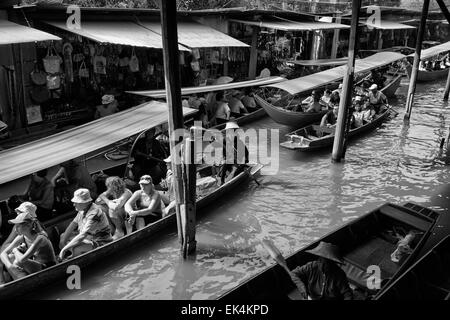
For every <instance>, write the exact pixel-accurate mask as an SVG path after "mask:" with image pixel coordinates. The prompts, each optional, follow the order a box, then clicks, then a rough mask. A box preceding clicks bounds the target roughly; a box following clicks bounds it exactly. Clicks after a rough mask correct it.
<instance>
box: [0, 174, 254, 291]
mask: <svg viewBox="0 0 450 320" xmlns="http://www.w3.org/2000/svg"><path fill="white" fill-rule="evenodd" d="M261 168H262V166H261V165H252V166H249V167H248V168H247V169H246V170H244V171H243V172H242V173H240V174H239V175H237V176H236V177H234V178H232V179H231V180H229V181H228V182H226V183H224V184H223V185H221V186H219V187H217V188H216V189H214V190H213V191H212V192H210V193H209V194H207V195H205V196H204V197H202V198H200V199H198V200H197V209H202V208H205V207H206V206H207V205H208V204H210V203H213V202H214V201H216V200H217V199H219V198H221V197H222V196H223V195H224V194H226V193H228V192H230V191H231V190H234V189H235V188H236V187H237V186H238V185H239V184H241V183H242V182H244V181H245V180H246V179H248V178H249V177H250V176H255V175H257V174H258V173H259V171H260V169H261ZM72 219H73V213H72V214H67V215H65V216H64V217H60V218H56V219H55V220H54V221H49V222H47V223H46V224H45V227H46V229H47V230H51V232H52V233H58V231H59V232H63V231H64V229H65V227H66V226H67V225H68V224H69V223H70V221H71V220H72ZM174 225H176V215H175V214H171V215H169V216H167V217H165V218H162V219H161V220H158V221H156V222H154V223H152V224H149V225H147V226H145V227H144V228H143V229H141V230H138V231H134V232H132V233H131V234H129V235H126V236H124V237H123V238H120V239H118V240H115V241H113V242H111V243H108V244H106V245H104V246H101V247H99V248H96V249H94V250H92V251H89V252H87V253H85V254H82V255H80V256H78V257H75V258H72V259H69V260H66V261H64V262H62V263H59V264H57V265H55V266H52V267H50V268H47V269H44V270H42V271H40V272H37V273H34V274H31V275H28V276H26V277H24V278H21V279H18V280H14V281H12V282H8V283H6V284H4V285H0V299H10V298H13V297H17V296H20V295H23V294H26V293H29V292H31V291H34V290H37V289H39V287H41V286H45V285H48V284H50V283H52V282H55V281H57V280H58V279H61V278H64V277H66V276H67V273H66V272H67V269H68V267H69V266H72V265H76V266H78V267H80V268H84V267H86V266H88V265H91V264H93V263H95V262H98V261H100V260H101V259H103V258H105V257H107V256H109V255H111V254H117V253H118V252H120V251H121V250H124V249H129V248H131V247H133V246H135V245H136V244H137V243H138V242H139V241H142V240H144V239H147V238H149V237H152V236H155V235H157V234H158V233H159V232H161V231H162V230H164V229H166V228H168V227H173V226H174ZM55 228H56V229H57V230H58V231H56V230H55Z"/></svg>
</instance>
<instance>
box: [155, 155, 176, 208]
mask: <svg viewBox="0 0 450 320" xmlns="http://www.w3.org/2000/svg"><path fill="white" fill-rule="evenodd" d="M164 162H165V163H166V166H167V173H166V178H165V179H163V180H162V181H161V183H160V184H159V185H160V186H161V188H162V189H163V192H162V194H161V198H162V201H163V203H164V205H165V206H166V207H165V208H164V209H163V217H164V216H166V215H168V214H169V213H170V211H171V210H173V209H175V205H176V201H175V200H176V199H175V191H174V185H173V182H174V181H173V178H174V176H173V171H172V157H171V156H169V157H167V158H166V159H164Z"/></svg>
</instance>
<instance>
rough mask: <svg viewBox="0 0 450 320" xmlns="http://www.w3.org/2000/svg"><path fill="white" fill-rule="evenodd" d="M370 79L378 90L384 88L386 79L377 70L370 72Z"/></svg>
mask: <svg viewBox="0 0 450 320" xmlns="http://www.w3.org/2000/svg"><path fill="white" fill-rule="evenodd" d="M370 79H371V81H372V83H373V84H376V85H377V86H378V88H383V87H384V82H385V81H386V77H383V76H382V75H381V74H380V73H379V72H378V71H377V70H372V71H371V72H370Z"/></svg>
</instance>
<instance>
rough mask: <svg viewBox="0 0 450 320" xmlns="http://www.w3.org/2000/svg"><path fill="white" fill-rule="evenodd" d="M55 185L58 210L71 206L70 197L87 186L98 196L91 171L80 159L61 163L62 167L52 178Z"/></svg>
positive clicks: (94, 195)
mask: <svg viewBox="0 0 450 320" xmlns="http://www.w3.org/2000/svg"><path fill="white" fill-rule="evenodd" d="M50 181H51V182H52V184H53V186H55V199H56V202H57V203H56V204H55V205H56V208H55V209H57V211H65V210H67V208H71V205H70V202H69V201H70V198H71V197H72V195H73V193H74V192H75V191H76V190H78V189H80V188H86V189H88V190H89V192H90V194H91V195H92V196H93V197H96V196H97V186H96V184H95V182H94V180H92V177H91V175H90V174H89V171H88V170H87V168H86V167H85V166H83V165H82V164H81V163H80V162H79V161H78V160H75V159H72V160H69V161H65V162H63V163H61V164H60V169H59V170H58V172H57V173H56V174H55V175H54V176H53V178H52V179H51V180H50Z"/></svg>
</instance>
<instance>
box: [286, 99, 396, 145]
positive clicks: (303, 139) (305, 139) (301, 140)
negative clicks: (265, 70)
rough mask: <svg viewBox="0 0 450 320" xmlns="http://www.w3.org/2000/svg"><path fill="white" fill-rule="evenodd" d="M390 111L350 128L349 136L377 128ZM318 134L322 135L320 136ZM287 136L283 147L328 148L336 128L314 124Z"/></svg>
mask: <svg viewBox="0 0 450 320" xmlns="http://www.w3.org/2000/svg"><path fill="white" fill-rule="evenodd" d="M390 113H391V111H390V109H389V108H387V109H386V110H385V111H384V112H383V113H382V114H380V115H378V117H377V118H376V119H375V120H372V121H371V122H368V123H366V124H365V125H363V126H361V127H359V128H355V129H352V130H350V131H349V132H348V136H347V137H348V138H353V137H357V136H359V135H361V134H362V133H364V132H367V131H370V130H373V129H375V128H377V127H378V126H380V125H381V124H382V123H383V121H384V120H385V119H386V118H387V117H388V116H389V114H390ZM318 136H321V137H320V138H319V137H318ZM286 137H287V138H288V140H287V141H285V142H283V143H281V144H280V145H281V146H282V147H283V148H286V149H291V150H299V151H314V150H318V149H323V148H328V147H331V146H332V145H333V141H334V128H327V127H321V126H320V125H316V124H313V125H310V126H307V127H303V128H300V129H298V130H295V131H293V132H290V133H288V134H286Z"/></svg>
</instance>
